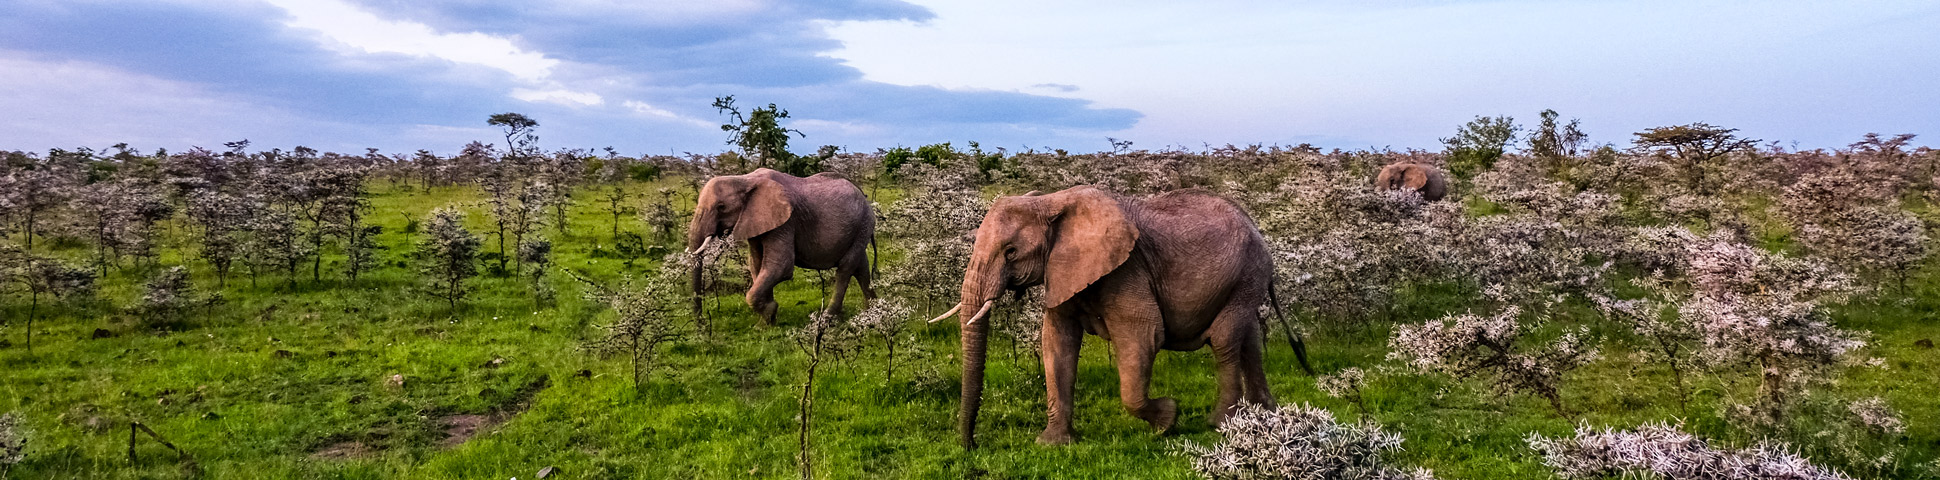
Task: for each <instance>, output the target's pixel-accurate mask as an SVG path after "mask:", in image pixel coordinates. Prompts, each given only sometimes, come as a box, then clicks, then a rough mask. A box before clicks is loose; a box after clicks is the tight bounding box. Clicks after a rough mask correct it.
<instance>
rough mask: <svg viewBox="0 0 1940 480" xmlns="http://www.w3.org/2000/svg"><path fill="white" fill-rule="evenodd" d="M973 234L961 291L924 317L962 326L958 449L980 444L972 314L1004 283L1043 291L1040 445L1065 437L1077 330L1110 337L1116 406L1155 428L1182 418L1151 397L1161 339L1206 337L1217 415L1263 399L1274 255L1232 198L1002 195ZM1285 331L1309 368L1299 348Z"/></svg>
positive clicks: (1189, 342)
mask: <svg viewBox="0 0 1940 480" xmlns="http://www.w3.org/2000/svg"><path fill="white" fill-rule="evenodd" d="M975 238H976V239H975V242H974V243H973V246H972V251H971V256H970V262H969V266H968V268H966V269H965V271H964V276H963V290H962V294H963V297H962V301H961V302H960V303H958V304H957V305H956V307H955V308H953V309H951V310H950V311H948V312H946V313H944V314H943V315H941V316H939V317H937V318H936V319H935V320H931V322H936V321H940V320H942V319H945V318H949V317H951V316H952V315H955V316H957V318H958V321H959V324H958V325H959V326H960V327H961V332H960V335H961V340H962V360H963V390H962V397H961V404H960V408H961V410H960V411H959V412H958V422H959V423H958V425H957V426H958V429H959V431H960V433H961V435H962V438H961V441H962V445H963V447H964V448H966V449H974V448H976V428H977V413H978V410H979V409H980V407H982V402H983V379H984V358H985V357H984V354H985V350H986V339H987V337H988V335H989V332H990V322H987V321H982V320H983V319H984V316H985V315H986V314H988V313H989V312H990V310H991V307H992V306H993V305H995V304H996V301H997V299H998V298H999V297H1001V296H1002V295H1003V294H1004V293H1005V292H1007V291H1008V292H1012V293H1014V294H1021V292H1022V291H1024V289H1027V288H1030V287H1033V286H1038V285H1042V286H1043V287H1044V306H1045V312H1044V325H1043V336H1042V337H1043V340H1042V341H1043V349H1042V352H1043V361H1044V378H1045V393H1046V397H1045V398H1046V402H1047V403H1048V410H1049V417H1050V418H1049V422H1048V424H1047V425H1046V426H1045V428H1044V432H1043V433H1042V434H1041V435H1039V436H1038V438H1037V441H1038V442H1039V443H1042V444H1050V445H1055V444H1066V443H1070V442H1071V441H1072V440H1073V432H1072V429H1071V420H1072V409H1073V398H1072V395H1071V389H1072V383H1073V380H1074V378H1075V376H1076V373H1077V364H1078V350H1079V345H1080V340H1082V339H1083V337H1084V335H1085V334H1087V333H1089V334H1092V335H1097V336H1099V337H1101V338H1104V339H1105V340H1106V341H1108V342H1110V343H1111V348H1112V351H1113V357H1114V358H1115V359H1116V361H1117V363H1118V365H1117V367H1118V378H1119V396H1120V398H1121V400H1122V401H1123V403H1124V406H1125V409H1126V410H1127V411H1128V412H1130V413H1131V414H1132V415H1133V416H1135V417H1138V418H1140V419H1143V420H1145V421H1146V422H1148V423H1149V424H1150V425H1151V426H1152V427H1154V428H1155V429H1157V430H1158V431H1159V432H1165V431H1167V430H1169V429H1171V427H1172V426H1173V424H1174V421H1175V420H1176V419H1177V415H1178V405H1177V402H1176V401H1174V400H1172V399H1170V398H1158V399H1152V398H1148V395H1147V394H1148V387H1149V385H1150V382H1151V378H1152V363H1153V360H1154V359H1155V358H1156V357H1157V355H1158V352H1159V350H1160V349H1165V350H1176V351H1192V350H1198V349H1199V348H1201V347H1203V346H1206V345H1207V344H1209V343H1210V344H1211V345H1212V347H1213V353H1214V355H1215V357H1216V358H1217V360H1218V362H1217V363H1218V369H1217V370H1218V372H1217V379H1218V385H1219V392H1218V394H1219V404H1218V408H1216V409H1215V410H1214V411H1213V414H1212V418H1211V420H1212V421H1213V423H1215V424H1217V423H1222V422H1223V421H1224V419H1225V418H1226V416H1227V415H1229V414H1231V413H1233V411H1234V409H1235V408H1236V407H1237V406H1238V403H1239V402H1240V401H1241V400H1242V399H1244V400H1245V401H1247V402H1251V403H1255V404H1261V405H1273V403H1274V400H1273V394H1272V392H1271V391H1269V390H1268V389H1267V383H1266V372H1265V371H1264V369H1263V366H1262V364H1261V362H1262V356H1263V349H1264V345H1263V344H1262V340H1263V339H1262V337H1261V336H1262V335H1263V333H1262V325H1261V324H1260V307H1261V305H1262V304H1264V303H1266V302H1267V300H1268V299H1269V298H1270V297H1276V296H1277V295H1274V293H1273V291H1272V278H1273V262H1272V260H1271V259H1270V258H1269V257H1268V253H1267V247H1266V242H1265V239H1264V238H1263V237H1262V236H1261V234H1260V232H1259V229H1258V228H1257V227H1256V226H1255V225H1254V223H1253V220H1252V218H1251V217H1249V216H1247V214H1246V213H1245V211H1243V210H1242V209H1241V208H1240V207H1239V206H1238V205H1237V204H1235V203H1233V202H1232V201H1230V200H1227V199H1225V198H1222V197H1219V196H1216V195H1213V194H1211V193H1208V192H1206V191H1203V190H1197V189H1188V190H1177V191H1172V192H1168V193H1165V194H1162V195H1159V196H1156V197H1153V198H1150V199H1146V200H1138V199H1131V198H1124V197H1119V196H1116V195H1113V194H1111V193H1107V192H1105V191H1104V190H1100V189H1098V188H1096V187H1091V186H1080V187H1073V188H1070V189H1066V190H1064V191H1060V192H1056V193H1051V194H1044V195H1035V194H1027V195H1023V196H1014V197H1002V198H999V199H997V200H996V202H995V203H994V204H992V205H991V207H990V211H989V213H987V214H986V215H985V216H984V218H983V223H982V224H981V226H979V227H978V228H977V230H976V234H975ZM1020 296H1021V295H1020ZM1274 303H1275V304H1276V305H1275V310H1276V311H1277V310H1278V305H1277V303H1278V301H1277V299H1275V302H1274ZM1292 338H1293V337H1291V336H1289V339H1292ZM1294 341H1295V342H1296V344H1295V347H1296V348H1295V352H1296V354H1298V355H1299V356H1300V359H1301V363H1302V364H1303V365H1305V364H1306V353H1305V347H1304V344H1301V343H1298V340H1294Z"/></svg>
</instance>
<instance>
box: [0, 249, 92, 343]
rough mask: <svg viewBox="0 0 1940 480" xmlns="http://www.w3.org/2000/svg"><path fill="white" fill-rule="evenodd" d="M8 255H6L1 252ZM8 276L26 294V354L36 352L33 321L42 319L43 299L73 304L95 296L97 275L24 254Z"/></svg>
mask: <svg viewBox="0 0 1940 480" xmlns="http://www.w3.org/2000/svg"><path fill="white" fill-rule="evenodd" d="M0 253H5V252H0ZM7 263H10V264H13V265H11V266H10V268H9V269H8V270H9V271H5V272H0V273H5V276H6V279H8V280H12V281H13V282H14V283H16V284H18V285H19V286H20V288H22V289H24V290H26V291H27V296H28V307H27V354H28V355H32V354H33V353H34V321H35V320H36V319H38V318H39V317H40V304H41V297H43V296H48V297H53V299H54V300H55V301H56V302H57V303H62V304H68V305H72V304H75V303H77V301H79V300H82V299H85V298H88V297H91V296H93V295H94V291H95V285H94V272H92V271H89V270H87V269H85V268H82V267H80V266H78V265H71V264H69V263H67V262H64V261H60V260H56V259H53V258H41V257H34V256H26V255H22V258H21V259H20V260H18V261H13V262H7Z"/></svg>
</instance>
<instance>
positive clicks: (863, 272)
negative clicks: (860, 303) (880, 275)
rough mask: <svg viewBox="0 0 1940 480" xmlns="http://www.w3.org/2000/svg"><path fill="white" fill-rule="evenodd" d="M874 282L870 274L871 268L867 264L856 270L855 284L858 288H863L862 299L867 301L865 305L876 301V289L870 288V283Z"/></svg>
mask: <svg viewBox="0 0 1940 480" xmlns="http://www.w3.org/2000/svg"><path fill="white" fill-rule="evenodd" d="M872 280H874V278H873V274H872V273H870V272H869V267H868V266H867V265H866V264H865V265H864V266H862V267H860V268H857V269H856V273H855V283H856V286H858V287H862V299H863V300H866V302H864V303H871V302H875V301H876V289H875V288H874V287H871V286H869V282H870V281H872Z"/></svg>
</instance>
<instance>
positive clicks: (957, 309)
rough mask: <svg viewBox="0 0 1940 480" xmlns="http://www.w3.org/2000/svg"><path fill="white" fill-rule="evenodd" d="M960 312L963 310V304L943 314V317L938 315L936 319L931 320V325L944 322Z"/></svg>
mask: <svg viewBox="0 0 1940 480" xmlns="http://www.w3.org/2000/svg"><path fill="white" fill-rule="evenodd" d="M960 310H963V304H961V303H959V304H957V306H956V307H954V308H951V309H950V311H948V312H943V314H942V315H937V316H936V318H932V319H930V323H936V322H939V321H942V320H943V319H945V318H950V316H951V315H956V314H957V312H958V311H960Z"/></svg>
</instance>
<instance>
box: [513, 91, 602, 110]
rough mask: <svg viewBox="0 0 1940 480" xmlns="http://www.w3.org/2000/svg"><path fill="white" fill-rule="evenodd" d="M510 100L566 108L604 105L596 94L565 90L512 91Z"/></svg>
mask: <svg viewBox="0 0 1940 480" xmlns="http://www.w3.org/2000/svg"><path fill="white" fill-rule="evenodd" d="M512 98H516V99H520V100H525V101H528V102H533V103H541V102H543V103H554V104H559V105H566V106H589V107H590V106H595V105H600V104H603V103H606V99H604V98H600V96H599V95H598V94H594V93H587V92H575V91H572V90H565V89H550V90H539V89H531V88H514V89H512Z"/></svg>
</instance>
